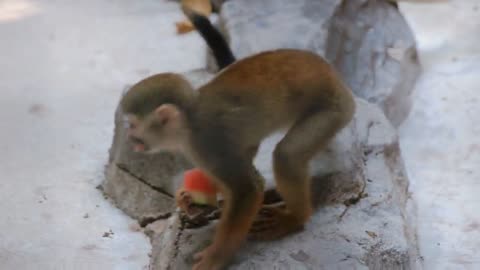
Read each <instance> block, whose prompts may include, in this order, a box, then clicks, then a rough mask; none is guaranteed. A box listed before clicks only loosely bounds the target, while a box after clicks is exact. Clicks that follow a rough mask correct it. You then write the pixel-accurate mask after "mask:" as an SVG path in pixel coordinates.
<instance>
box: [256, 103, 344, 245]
mask: <svg viewBox="0 0 480 270" xmlns="http://www.w3.org/2000/svg"><path fill="white" fill-rule="evenodd" d="M347 119H348V120H349V117H345V115H343V114H342V113H339V112H331V111H322V112H317V113H314V114H311V115H310V116H309V117H307V118H304V119H302V120H299V121H297V122H296V123H295V124H294V125H293V127H292V128H291V129H290V130H289V131H288V132H287V134H286V135H285V137H284V138H283V139H282V140H281V141H280V142H279V143H278V144H277V146H276V148H275V150H274V153H273V158H274V159H273V160H274V161H273V162H274V164H273V170H274V175H275V180H276V184H277V191H278V193H279V194H280V195H281V197H282V198H283V200H284V201H285V206H284V207H283V208H281V207H272V206H264V207H263V208H262V209H261V211H260V213H259V215H258V217H257V219H256V220H255V222H254V224H253V226H252V229H251V230H250V238H253V239H256V240H272V239H276V238H280V237H283V236H285V235H287V234H289V233H292V232H295V231H299V230H302V229H303V225H304V223H305V222H306V221H307V220H308V219H309V218H310V216H311V215H312V212H313V207H312V199H311V196H312V194H311V189H310V187H311V184H310V175H309V172H308V164H309V161H310V159H311V158H312V157H313V156H314V155H315V154H316V153H317V152H318V151H320V150H323V148H324V147H325V146H326V145H327V144H328V142H329V141H330V139H331V138H332V137H333V136H334V135H335V134H336V133H337V132H338V131H339V130H340V129H341V128H343V126H344V125H345V124H346V123H347V122H348V121H346V120H347Z"/></svg>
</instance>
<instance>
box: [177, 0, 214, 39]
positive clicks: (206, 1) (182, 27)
mask: <svg viewBox="0 0 480 270" xmlns="http://www.w3.org/2000/svg"><path fill="white" fill-rule="evenodd" d="M181 5H182V6H184V7H185V6H186V7H188V8H190V9H193V10H194V11H196V12H198V13H200V14H201V15H204V16H205V17H208V16H210V14H212V4H211V3H210V0H182V2H181ZM175 25H176V26H177V34H186V33H188V32H190V31H192V30H194V29H195V26H193V24H192V22H191V21H190V20H188V19H186V20H184V21H181V22H177V23H175Z"/></svg>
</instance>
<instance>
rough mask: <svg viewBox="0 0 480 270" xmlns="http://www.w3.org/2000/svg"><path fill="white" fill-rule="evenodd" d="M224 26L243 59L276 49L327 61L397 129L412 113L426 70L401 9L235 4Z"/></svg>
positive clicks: (361, 0)
mask: <svg viewBox="0 0 480 270" xmlns="http://www.w3.org/2000/svg"><path fill="white" fill-rule="evenodd" d="M219 24H220V26H221V28H222V29H223V32H224V33H225V35H226V37H227V39H228V40H229V41H230V45H231V47H232V50H233V52H234V54H235V55H236V56H237V58H238V59H241V58H244V57H246V56H248V55H251V54H254V53H258V52H261V51H265V50H271V49H276V48H297V49H308V50H312V51H315V52H317V53H318V54H320V55H323V56H325V57H326V58H327V59H328V60H329V61H330V62H331V63H332V64H333V65H334V66H335V67H336V68H337V69H338V71H339V72H340V74H341V75H342V76H343V78H344V79H345V81H346V82H347V83H348V85H349V86H350V87H351V88H352V89H353V91H354V92H355V93H356V95H358V96H359V97H362V98H364V99H366V100H368V101H369V102H372V103H377V104H379V105H380V107H381V108H382V109H383V110H384V112H385V114H386V115H387V118H388V119H390V120H391V121H392V123H393V124H394V126H398V125H399V124H400V123H401V122H402V121H403V119H405V117H406V116H407V114H408V112H409V110H410V99H409V95H410V91H411V89H412V85H413V84H414V82H415V80H416V78H417V76H418V73H419V71H420V69H419V64H418V61H417V58H416V49H415V41H414V38H413V35H412V33H411V31H410V29H409V27H408V25H407V23H406V22H405V20H404V19H403V17H402V16H401V14H400V13H399V11H398V9H397V8H396V7H395V6H394V5H393V4H391V3H388V2H387V1H380V0H348V1H346V0H344V1H340V0H296V1H290V0H262V1H257V0H235V1H227V2H225V3H224V5H223V6H222V10H221V18H220V20H219Z"/></svg>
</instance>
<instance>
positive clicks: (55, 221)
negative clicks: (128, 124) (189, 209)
mask: <svg viewBox="0 0 480 270" xmlns="http://www.w3.org/2000/svg"><path fill="white" fill-rule="evenodd" d="M182 18H183V15H182V14H181V13H180V10H179V8H178V4H177V3H176V2H167V1H163V0H143V1H128V0H117V1H105V0H83V1H73V0H63V1H40V0H2V1H0V40H1V41H0V59H1V60H0V93H1V95H2V96H1V98H0V152H1V153H2V155H1V158H0V172H1V178H2V179H1V180H0V198H1V199H0V213H1V218H0V269H1V270H11V269H18V270H29V269H32V270H33V269H35V270H38V269H46V270H47V269H85V270H86V269H92V270H96V269H98V270H105V269H132V270H138V269H143V268H144V267H147V266H148V263H149V257H148V253H149V252H150V248H151V247H150V243H149V241H148V239H147V237H145V236H144V235H143V234H142V233H138V232H132V231H131V230H130V229H129V225H130V224H131V223H132V220H130V219H129V218H127V217H126V216H125V215H124V214H123V213H122V212H121V211H119V210H117V209H116V208H115V207H114V206H112V205H111V204H110V203H109V202H107V201H106V200H104V199H103V197H102V195H101V193H100V192H99V191H98V190H96V189H95V187H96V186H97V185H98V184H99V183H100V182H101V180H102V178H103V166H104V164H106V159H107V158H108V149H109V147H110V143H111V139H112V135H113V115H114V110H115V107H116V105H117V102H118V99H119V96H120V93H121V91H122V90H123V89H124V88H125V87H126V85H127V84H130V83H132V82H135V81H136V80H139V79H140V78H142V77H144V76H147V75H149V74H152V73H155V72H164V71H186V70H190V69H194V68H199V67H203V66H204V59H205V47H204V45H203V42H202V40H201V38H200V37H199V36H198V35H196V34H191V35H188V36H185V37H177V35H176V33H175V25H174V22H175V21H176V20H179V19H182Z"/></svg>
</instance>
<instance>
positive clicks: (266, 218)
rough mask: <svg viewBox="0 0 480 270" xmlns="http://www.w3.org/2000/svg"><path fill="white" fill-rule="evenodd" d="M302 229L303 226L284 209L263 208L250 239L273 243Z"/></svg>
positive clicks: (252, 228) (250, 232) (251, 230)
mask: <svg viewBox="0 0 480 270" xmlns="http://www.w3.org/2000/svg"><path fill="white" fill-rule="evenodd" d="M302 229H303V225H302V224H299V223H297V222H296V220H295V218H294V217H293V216H291V215H289V214H288V213H287V212H286V210H285V209H284V208H282V207H263V208H262V210H260V212H259V215H258V216H257V218H256V220H255V221H254V222H253V224H252V227H251V228H250V230H249V235H248V238H249V239H251V240H256V241H271V240H275V239H279V238H282V237H284V236H286V235H288V234H290V233H292V232H295V231H300V230H302Z"/></svg>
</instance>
